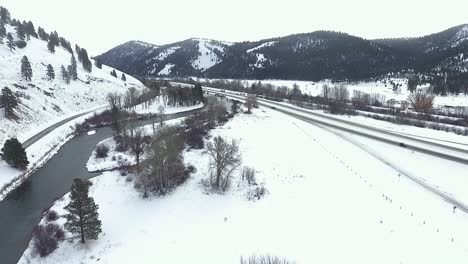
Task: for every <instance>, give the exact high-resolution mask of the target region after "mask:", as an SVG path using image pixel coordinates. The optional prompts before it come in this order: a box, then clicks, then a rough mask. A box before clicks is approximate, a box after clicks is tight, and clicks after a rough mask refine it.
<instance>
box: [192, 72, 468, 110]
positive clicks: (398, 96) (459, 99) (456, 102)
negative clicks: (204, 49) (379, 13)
mask: <svg viewBox="0 0 468 264" xmlns="http://www.w3.org/2000/svg"><path fill="white" fill-rule="evenodd" d="M194 79H195V80H199V81H204V80H207V79H200V78H194ZM391 80H392V81H394V82H395V83H397V84H401V85H402V86H401V87H400V91H399V92H394V91H393V90H392V85H391V84H389V83H388V82H387V84H386V85H385V84H384V83H382V82H380V81H377V82H360V83H358V84H346V85H347V87H348V90H349V94H350V96H352V95H353V91H354V90H356V91H363V92H366V93H378V94H382V95H384V96H385V100H390V99H395V100H398V101H402V100H406V99H407V98H408V95H409V94H410V93H409V91H408V89H407V85H408V81H407V79H399V78H392V79H391ZM229 81H232V79H229ZM241 81H242V82H244V83H245V84H246V85H248V86H250V85H252V84H253V83H258V82H259V81H258V80H241ZM260 82H261V83H262V84H271V85H274V86H277V87H281V86H286V87H288V88H290V89H292V87H293V85H294V84H297V85H298V86H299V88H300V89H301V91H302V92H303V93H305V94H308V95H311V96H317V95H320V93H321V92H322V86H323V85H324V84H327V85H334V84H333V83H331V82H330V81H320V82H311V81H293V80H261V81H260ZM427 87H428V85H422V86H418V89H419V88H421V89H422V88H427ZM444 105H450V106H468V96H465V95H463V94H462V95H458V96H450V95H449V96H436V98H435V106H444Z"/></svg>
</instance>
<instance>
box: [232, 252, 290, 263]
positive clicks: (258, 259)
mask: <svg viewBox="0 0 468 264" xmlns="http://www.w3.org/2000/svg"><path fill="white" fill-rule="evenodd" d="M294 263H295V262H294V261H291V260H287V259H284V258H279V257H276V256H271V255H268V254H266V255H262V256H257V255H253V256H250V257H248V258H243V257H241V260H240V264H294Z"/></svg>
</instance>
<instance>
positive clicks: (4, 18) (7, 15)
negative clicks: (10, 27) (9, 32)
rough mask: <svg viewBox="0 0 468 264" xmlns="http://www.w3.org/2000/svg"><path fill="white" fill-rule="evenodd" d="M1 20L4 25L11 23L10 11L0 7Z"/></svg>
mask: <svg viewBox="0 0 468 264" xmlns="http://www.w3.org/2000/svg"><path fill="white" fill-rule="evenodd" d="M0 18H1V20H2V21H3V23H5V24H7V23H9V22H10V21H11V17H10V11H8V9H6V8H4V7H1V6H0Z"/></svg>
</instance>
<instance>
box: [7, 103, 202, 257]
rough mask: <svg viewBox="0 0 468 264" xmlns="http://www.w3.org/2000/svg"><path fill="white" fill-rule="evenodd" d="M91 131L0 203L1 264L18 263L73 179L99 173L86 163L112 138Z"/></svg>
mask: <svg viewBox="0 0 468 264" xmlns="http://www.w3.org/2000/svg"><path fill="white" fill-rule="evenodd" d="M198 111H203V109H197V110H192V111H187V112H183V113H177V114H168V115H165V117H164V120H170V119H176V118H180V117H185V116H189V115H191V114H193V113H195V112H198ZM80 115H82V114H80ZM78 116H79V115H78ZM68 121H70V120H68ZM68 121H67V122H68ZM64 122H65V120H64ZM136 122H137V123H138V124H139V125H146V124H151V123H152V120H143V121H136ZM54 127H55V125H54ZM95 130H96V134H94V135H90V136H88V135H86V134H84V135H79V136H77V137H75V138H73V139H72V140H70V141H69V142H67V143H66V144H65V145H63V146H62V147H61V148H60V150H59V151H58V153H57V154H56V155H55V156H53V157H52V158H51V159H50V160H49V161H48V162H47V163H46V164H45V165H44V166H43V167H41V168H40V169H38V170H37V171H35V172H34V173H33V174H32V175H31V176H30V177H29V178H28V180H27V181H26V182H24V183H23V184H22V185H21V186H20V187H19V188H18V189H16V190H15V191H13V192H11V193H10V194H9V195H8V196H7V198H5V200H3V201H2V202H1V203H0V263H1V264H16V263H17V262H18V260H19V258H20V257H21V255H22V253H23V251H24V250H25V249H26V247H27V245H28V243H29V241H30V238H31V232H32V230H33V228H34V227H35V226H36V225H37V223H38V222H39V221H40V219H41V216H42V212H43V211H44V210H45V209H47V208H49V207H50V206H51V205H52V204H53V202H54V201H55V200H56V199H57V198H59V197H62V196H63V195H64V194H65V193H67V192H68V191H69V188H70V185H71V183H72V180H73V179H74V178H85V179H88V178H91V177H94V176H97V175H99V174H100V173H89V172H88V171H87V170H86V162H87V161H88V158H89V156H90V155H91V153H92V151H93V150H94V147H95V146H96V144H97V143H98V142H100V141H102V140H104V139H106V138H109V137H112V135H113V132H112V130H111V129H110V128H109V127H103V128H98V129H95ZM46 134H47V133H42V132H41V133H40V135H37V136H36V137H34V138H32V139H30V140H31V143H32V142H34V141H35V140H39V139H40V138H41V137H42V136H44V135H46ZM41 135H42V136H41Z"/></svg>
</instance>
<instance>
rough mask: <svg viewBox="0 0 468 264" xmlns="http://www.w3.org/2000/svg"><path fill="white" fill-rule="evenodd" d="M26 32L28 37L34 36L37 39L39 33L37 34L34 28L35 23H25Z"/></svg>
mask: <svg viewBox="0 0 468 264" xmlns="http://www.w3.org/2000/svg"><path fill="white" fill-rule="evenodd" d="M24 31H25V32H26V34H27V35H28V36H33V37H35V38H37V33H36V29H35V28H34V24H33V22H31V21H29V22H27V23H25V24H24Z"/></svg>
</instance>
